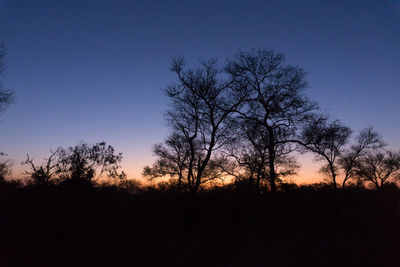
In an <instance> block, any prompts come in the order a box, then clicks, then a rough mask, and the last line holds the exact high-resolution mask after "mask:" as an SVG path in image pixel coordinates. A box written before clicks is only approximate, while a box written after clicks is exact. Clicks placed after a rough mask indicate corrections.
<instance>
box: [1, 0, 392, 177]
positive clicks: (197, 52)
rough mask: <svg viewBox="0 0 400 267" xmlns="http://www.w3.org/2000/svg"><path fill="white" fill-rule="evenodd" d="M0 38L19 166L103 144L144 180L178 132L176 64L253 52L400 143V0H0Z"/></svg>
mask: <svg viewBox="0 0 400 267" xmlns="http://www.w3.org/2000/svg"><path fill="white" fill-rule="evenodd" d="M0 38H1V39H2V40H3V42H4V44H5V46H6V52H7V55H6V60H5V64H6V66H5V67H6V71H5V73H4V75H3V77H2V78H3V81H4V85H5V86H6V87H7V88H10V89H13V90H14V91H15V92H16V102H15V104H13V105H12V106H10V107H9V109H8V110H7V111H6V112H5V113H4V114H2V115H1V118H0V129H1V138H0V150H1V151H4V152H6V153H8V155H9V158H11V159H13V160H14V161H15V169H16V170H17V171H19V170H20V168H21V167H20V166H19V162H21V161H23V160H24V159H25V155H26V153H29V154H30V155H32V156H35V157H36V159H37V160H38V161H40V158H41V157H43V156H46V155H47V154H48V152H49V149H50V148H56V147H57V146H60V145H61V146H70V145H74V144H76V143H78V142H80V141H82V140H83V141H85V142H88V143H95V142H97V141H101V140H104V141H106V142H107V143H109V144H111V145H113V146H114V147H115V148H116V149H117V150H118V151H121V152H123V153H124V156H125V157H124V167H125V168H127V170H128V173H129V174H130V175H131V176H135V177H139V174H140V172H141V169H142V167H143V166H144V165H145V164H151V163H152V160H153V158H152V152H151V148H152V146H153V144H154V143H157V142H160V141H162V140H163V138H164V137H165V136H166V135H167V133H168V129H167V128H166V127H165V125H164V121H163V113H164V111H165V110H166V108H167V99H166V97H165V96H164V95H163V93H162V88H164V87H165V86H166V85H167V84H168V83H169V82H171V81H172V80H173V79H174V78H175V77H174V76H173V75H172V74H171V73H170V72H169V61H170V59H171V57H174V56H180V55H181V56H185V57H187V58H188V59H189V61H190V62H192V63H196V62H197V61H198V60H200V59H205V58H219V59H220V61H221V62H222V63H223V62H224V61H225V60H226V58H227V57H230V56H232V55H233V54H234V53H235V52H237V51H238V49H242V50H247V49H250V48H253V47H255V48H268V49H274V50H276V51H278V52H284V53H285V54H286V58H287V62H288V63H290V64H294V65H300V66H301V67H303V68H304V69H305V70H306V71H307V72H308V73H309V75H308V81H309V83H310V89H309V95H310V97H311V98H313V99H314V100H316V101H318V102H319V104H320V106H321V107H322V109H323V110H324V111H327V112H329V113H331V114H332V115H333V116H335V117H337V118H339V119H341V120H342V121H343V122H344V123H345V124H347V125H348V126H350V127H352V128H353V129H354V130H357V129H360V128H363V127H365V126H368V125H372V126H374V127H375V128H376V129H377V130H378V131H380V132H381V133H382V134H383V136H384V138H385V140H386V141H387V143H389V145H390V146H391V147H393V148H395V149H399V148H400V138H399V134H400V107H399V106H400V0H387V1H385V0H376V1H368V0H362V1H349V0H346V1H333V0H332V1H322V0H320V1H316V0H315V1H294V0H293V1H285V0H279V1H278V0H276V1H268V0H264V1H252V0H247V1H234V0H229V1H228V0H227V1H217V0H214V1H200V0H199V1H128V0H126V1H122V0H113V1H111V0H109V1H102V0H95V1H94V0H85V1H78V0H57V1H49V0H48V1H45V0H42V1H39V0H0ZM19 172H20V171H19ZM16 174H18V172H17V173H16Z"/></svg>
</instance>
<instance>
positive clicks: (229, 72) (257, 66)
mask: <svg viewBox="0 0 400 267" xmlns="http://www.w3.org/2000/svg"><path fill="white" fill-rule="evenodd" d="M0 56H1V53H0ZM0 59H1V58H0ZM171 71H173V72H174V73H175V74H176V76H177V79H176V81H175V82H174V83H172V84H171V85H169V86H168V87H166V88H165V90H164V92H165V94H166V95H167V97H168V99H169V101H170V107H169V109H168V111H167V112H166V116H165V118H166V123H167V125H168V126H169V128H170V130H171V134H170V135H169V136H167V137H166V139H165V141H164V142H163V143H160V144H156V145H155V146H154V148H153V152H154V155H155V156H156V157H157V160H156V162H154V164H153V165H152V166H146V167H145V168H144V170H143V176H144V177H147V178H148V179H149V180H151V181H154V180H157V179H160V178H169V179H170V183H171V184H176V190H177V191H190V192H193V193H195V192H198V191H199V190H200V189H201V188H205V187H210V186H212V185H213V184H216V183H217V184H218V182H223V181H232V182H233V183H234V184H236V185H238V184H242V185H245V186H246V187H248V189H249V190H250V191H254V192H267V191H268V192H271V193H272V194H273V193H274V192H275V191H276V190H277V188H279V187H281V186H286V185H285V181H287V178H288V177H291V176H293V175H295V174H296V172H297V171H298V169H299V167H300V166H299V164H298V162H297V158H296V155H297V154H298V153H313V154H314V155H315V159H316V160H317V161H320V162H322V167H321V170H320V171H321V174H322V177H324V178H325V182H328V183H329V184H331V185H332V187H333V188H334V189H335V190H336V189H337V188H339V187H341V188H345V187H346V186H349V185H352V186H367V187H374V188H376V189H379V188H381V187H382V186H384V184H386V183H396V182H397V181H399V179H400V152H395V151H391V150H388V149H386V144H385V142H384V141H383V138H382V136H381V135H380V134H379V133H378V132H377V131H375V130H374V129H373V128H372V127H366V128H365V129H362V130H361V131H359V132H357V133H354V134H352V130H351V129H350V128H349V127H347V126H345V125H344V124H343V123H341V122H340V121H339V120H337V119H334V118H332V116H331V115H329V114H324V113H322V112H321V111H320V108H319V107H318V105H317V104H316V103H315V102H314V101H312V100H310V99H309V98H308V96H307V95H306V93H305V89H306V88H307V86H308V85H307V81H306V78H305V76H306V73H305V71H304V70H303V69H302V68H300V67H298V66H293V65H288V64H286V63H285V59H284V55H283V54H277V53H275V52H273V51H271V50H262V49H260V50H251V51H249V52H239V53H238V54H237V55H235V56H234V57H233V58H232V59H229V60H227V62H226V64H225V65H222V66H221V65H220V64H218V62H217V61H216V60H209V61H203V62H202V63H201V65H200V66H199V67H198V68H195V69H191V68H187V67H186V66H185V61H184V59H183V58H176V59H174V60H172V62H171ZM0 92H1V94H0V103H2V104H3V105H5V104H9V103H10V102H11V101H12V96H13V95H12V93H11V92H9V91H4V90H2V91H0ZM0 107H1V106H0ZM121 159H122V154H121V153H119V154H116V153H115V151H114V149H113V147H112V146H107V145H106V144H105V143H104V142H102V143H98V144H95V145H93V146H90V145H88V144H79V145H76V146H74V147H69V148H66V149H64V148H61V147H60V148H58V149H56V150H55V151H54V152H51V154H50V156H49V157H48V158H46V159H45V161H44V162H43V163H41V164H37V163H35V162H34V161H33V160H32V158H31V157H30V156H29V155H28V156H27V159H26V161H25V162H24V163H23V164H26V165H27V166H28V170H27V171H26V174H27V177H28V178H29V179H30V181H31V182H32V183H36V184H49V183H53V184H57V183H59V182H60V181H65V180H72V181H76V180H79V179H81V180H84V181H88V182H95V181H98V180H100V178H102V177H104V176H108V177H109V178H114V179H117V180H118V179H126V175H125V174H124V173H123V172H120V173H119V168H120V165H119V164H120V162H121ZM9 168H10V166H9V165H8V164H7V162H4V161H3V162H2V163H1V164H0V177H2V178H4V177H5V176H6V175H7V173H8V172H9ZM105 174H106V175H105Z"/></svg>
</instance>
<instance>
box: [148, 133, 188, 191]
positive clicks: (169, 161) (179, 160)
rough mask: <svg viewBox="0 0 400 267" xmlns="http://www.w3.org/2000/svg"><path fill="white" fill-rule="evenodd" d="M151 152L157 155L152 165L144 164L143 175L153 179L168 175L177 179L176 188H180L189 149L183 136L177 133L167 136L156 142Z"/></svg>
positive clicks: (185, 170) (186, 165) (185, 169)
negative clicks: (160, 142) (163, 141)
mask: <svg viewBox="0 0 400 267" xmlns="http://www.w3.org/2000/svg"><path fill="white" fill-rule="evenodd" d="M153 153H154V155H155V156H157V157H158V159H157V161H156V162H155V163H154V164H153V166H152V167H150V166H146V167H145V168H144V170H143V176H145V177H149V178H150V179H155V178H159V177H165V176H170V177H171V178H177V179H178V190H179V191H181V189H182V180H183V178H184V175H185V174H187V167H188V159H189V153H190V149H189V147H188V144H187V143H186V142H185V138H184V137H183V136H181V135H179V134H178V133H173V134H172V135H171V136H169V137H168V138H167V139H166V140H165V143H164V144H156V145H155V146H154V148H153Z"/></svg>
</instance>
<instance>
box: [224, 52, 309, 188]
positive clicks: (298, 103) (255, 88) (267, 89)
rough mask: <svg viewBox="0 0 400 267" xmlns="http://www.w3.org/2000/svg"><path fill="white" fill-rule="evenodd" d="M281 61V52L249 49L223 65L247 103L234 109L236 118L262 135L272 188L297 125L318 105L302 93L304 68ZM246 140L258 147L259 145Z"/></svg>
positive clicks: (254, 147) (293, 139)
mask: <svg viewBox="0 0 400 267" xmlns="http://www.w3.org/2000/svg"><path fill="white" fill-rule="evenodd" d="M284 63H285V60H284V56H283V54H276V53H274V52H273V51H271V50H252V51H250V52H240V53H239V54H237V55H236V57H235V59H234V60H232V61H230V62H229V64H228V66H227V68H226V71H227V72H228V73H229V74H230V77H231V79H232V82H233V83H236V84H238V87H239V88H241V89H242V90H243V91H244V92H243V95H246V96H247V97H246V104H245V105H243V106H242V107H241V108H240V109H237V113H238V114H239V116H238V117H239V118H238V119H239V120H241V121H243V123H244V122H246V121H250V122H252V123H251V125H254V126H256V131H258V132H262V133H263V135H264V136H263V142H264V143H265V146H266V148H267V152H268V153H264V152H262V153H263V154H265V156H266V158H267V160H265V161H263V162H262V164H263V165H265V163H266V164H267V169H268V181H269V184H270V188H271V192H275V190H276V183H277V181H278V179H279V174H280V173H284V171H282V172H280V170H279V164H278V162H284V160H283V158H284V157H286V156H288V155H290V154H291V152H293V151H294V149H295V146H294V143H295V141H296V140H295V137H296V134H297V132H298V130H299V127H300V125H301V124H303V123H304V121H305V120H307V119H308V117H309V116H310V115H311V112H312V111H314V110H316V109H317V106H316V104H314V103H313V102H311V101H310V100H309V99H308V98H307V97H306V96H305V95H304V89H305V88H306V87H307V82H306V80H305V72H304V71H303V70H302V69H301V68H299V67H296V66H290V65H285V64H284ZM243 136H246V135H245V134H244V135H243ZM249 141H250V142H249V143H250V144H251V145H252V147H253V149H254V151H257V149H258V145H255V144H253V143H252V142H251V140H249ZM258 154H260V153H258ZM291 162H292V160H291ZM264 168H265V167H264Z"/></svg>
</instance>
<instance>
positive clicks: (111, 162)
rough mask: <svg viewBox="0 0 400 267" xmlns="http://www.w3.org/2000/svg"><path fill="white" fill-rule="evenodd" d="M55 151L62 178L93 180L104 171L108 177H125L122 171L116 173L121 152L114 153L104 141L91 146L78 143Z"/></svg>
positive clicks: (99, 176)
mask: <svg viewBox="0 0 400 267" xmlns="http://www.w3.org/2000/svg"><path fill="white" fill-rule="evenodd" d="M57 151H58V152H57V155H58V172H59V173H60V178H62V179H72V180H77V179H84V180H88V181H95V180H98V179H100V178H101V177H102V175H103V174H104V173H107V176H108V177H110V178H124V177H125V174H124V173H123V172H122V173H121V174H119V173H118V169H119V168H120V165H119V164H120V162H121V160H122V153H118V154H115V151H114V148H113V147H112V146H107V145H106V143H105V142H100V143H97V144H95V145H93V146H89V145H87V144H80V145H76V146H74V147H69V148H67V149H63V148H59V149H58V150H57Z"/></svg>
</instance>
